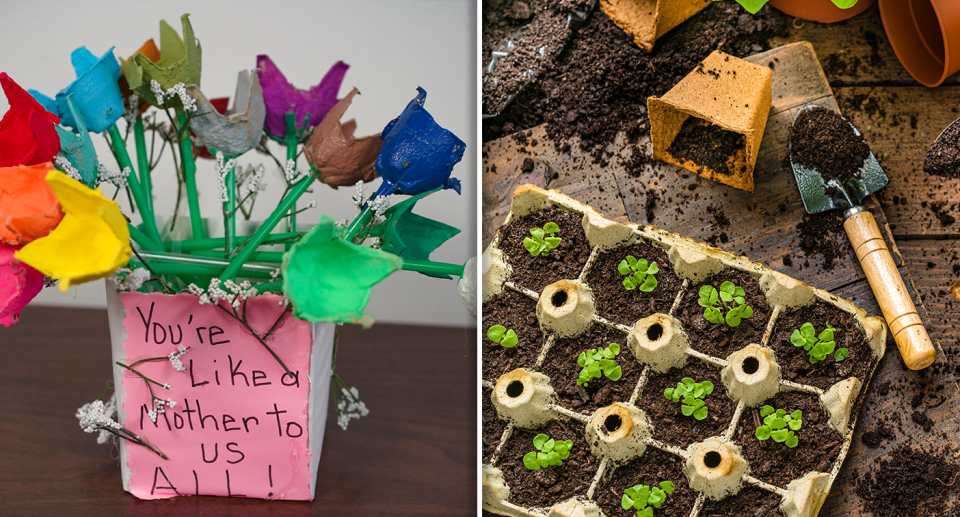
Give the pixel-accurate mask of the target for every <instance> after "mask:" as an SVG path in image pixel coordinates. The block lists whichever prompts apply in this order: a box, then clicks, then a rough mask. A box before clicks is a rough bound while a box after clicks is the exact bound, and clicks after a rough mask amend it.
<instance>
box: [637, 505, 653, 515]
mask: <svg viewBox="0 0 960 517" xmlns="http://www.w3.org/2000/svg"><path fill="white" fill-rule="evenodd" d="M637 517H653V508H651V507H649V506H648V507H646V508H644V509H643V510H640V511H639V512H637Z"/></svg>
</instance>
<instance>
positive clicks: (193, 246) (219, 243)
mask: <svg viewBox="0 0 960 517" xmlns="http://www.w3.org/2000/svg"><path fill="white" fill-rule="evenodd" d="M299 235H301V234H300V233H297V232H287V233H271V234H268V235H267V237H266V238H265V239H263V243H262V244H268V243H271V242H274V241H277V240H283V239H289V238H291V237H297V236H299ZM249 238H250V236H249V235H240V236H237V237H236V239H237V242H243V241H245V240H247V239H249ZM163 248H164V249H165V250H166V251H173V250H178V251H197V250H215V249H220V248H223V238H222V237H210V238H206V239H187V240H182V241H166V242H164V243H163ZM218 255H222V253H218Z"/></svg>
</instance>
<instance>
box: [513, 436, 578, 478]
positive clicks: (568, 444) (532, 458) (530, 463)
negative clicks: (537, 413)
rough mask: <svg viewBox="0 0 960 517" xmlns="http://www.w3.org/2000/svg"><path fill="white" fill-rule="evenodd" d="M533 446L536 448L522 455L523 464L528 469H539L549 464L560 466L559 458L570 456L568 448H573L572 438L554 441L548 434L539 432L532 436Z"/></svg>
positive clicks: (563, 458)
mask: <svg viewBox="0 0 960 517" xmlns="http://www.w3.org/2000/svg"><path fill="white" fill-rule="evenodd" d="M533 446H534V447H536V448H537V450H535V451H530V452H528V453H527V454H525V455H524V456H523V465H524V466H525V467H527V468H528V469H530V470H540V469H542V468H545V467H550V466H554V465H555V466H560V465H562V464H563V462H562V461H561V460H565V459H567V458H569V457H570V449H572V448H573V441H572V440H560V441H556V440H554V439H552V438H550V437H549V436H547V435H545V434H543V433H540V434H538V435H537V436H535V437H534V438H533Z"/></svg>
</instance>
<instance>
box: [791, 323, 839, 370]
mask: <svg viewBox="0 0 960 517" xmlns="http://www.w3.org/2000/svg"><path fill="white" fill-rule="evenodd" d="M835 330H837V329H835V328H833V327H831V326H830V323H827V328H826V329H824V330H823V332H821V333H820V335H819V336H818V335H817V331H816V329H815V328H814V327H813V324H812V323H810V322H807V323H804V324H803V325H801V326H800V328H799V329H796V330H794V331H793V334H790V342H791V343H793V346H798V347H803V349H804V350H806V351H807V353H808V354H809V355H810V364H817V363H818V362H820V361H823V360H825V359H826V358H827V356H828V355H830V354H833V358H834V359H836V360H837V361H838V362H839V361H843V360H844V359H846V358H847V356H848V355H850V351H849V350H847V349H846V348H839V349H838V348H837V342H836V341H834V340H833V332H834V331H835Z"/></svg>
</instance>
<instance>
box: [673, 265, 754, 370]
mask: <svg viewBox="0 0 960 517" xmlns="http://www.w3.org/2000/svg"><path fill="white" fill-rule="evenodd" d="M724 281H730V282H733V283H734V284H735V285H736V286H737V287H742V288H743V290H744V292H745V293H746V296H745V297H744V298H745V301H746V304H747V305H749V306H750V308H751V309H753V316H751V317H750V318H748V319H743V320H741V321H740V325H738V326H736V327H729V326H727V324H726V323H725V322H720V323H716V324H714V323H710V322H709V321H707V320H706V318H704V316H703V313H704V308H703V307H701V306H700V304H699V303H698V300H699V299H700V294H699V293H700V287H702V286H704V285H710V286H713V288H714V289H717V290H718V291H719V289H720V286H721V285H722V284H723V282H724ZM727 305H728V306H730V307H732V306H731V305H730V304H729V303H728V304H727ZM717 307H718V308H720V307H722V305H721V304H720V302H719V301H718V302H717ZM721 310H723V309H721ZM726 312H727V311H726V310H724V314H726ZM673 317H675V318H677V319H678V320H680V322H681V323H682V324H683V328H684V331H686V333H687V337H688V338H689V339H690V347H691V348H693V349H694V350H697V351H699V352H703V353H705V354H707V355H712V356H714V357H717V358H720V359H726V357H727V356H728V355H730V354H732V353H733V352H736V351H737V350H740V349H741V348H743V347H745V346H747V345H749V344H750V343H757V344H759V343H760V340H761V338H762V337H763V331H764V330H766V327H767V320H769V319H770V305H769V304H768V303H767V298H766V297H765V296H764V295H763V291H762V290H761V289H760V283H759V282H757V280H756V279H754V278H753V277H752V276H750V275H748V274H746V273H744V272H742V271H737V270H736V269H725V270H723V271H721V272H720V273H717V274H716V275H714V276H712V277H710V278H708V279H707V280H706V281H705V282H702V283H699V284H696V285H693V286H691V287H690V288H689V289H687V291H686V292H685V293H684V295H683V299H682V300H681V301H680V305H679V306H678V307H677V309H676V312H675V314H673Z"/></svg>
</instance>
